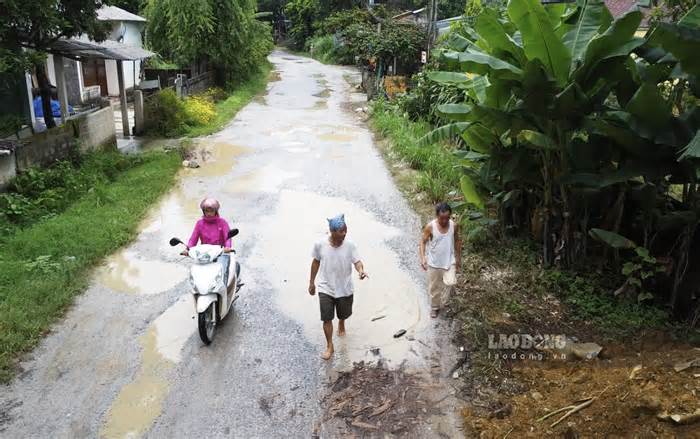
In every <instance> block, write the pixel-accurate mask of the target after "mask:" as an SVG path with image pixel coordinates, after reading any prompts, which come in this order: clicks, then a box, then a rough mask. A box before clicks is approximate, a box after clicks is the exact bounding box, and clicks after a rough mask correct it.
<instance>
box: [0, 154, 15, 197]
mask: <svg viewBox="0 0 700 439" xmlns="http://www.w3.org/2000/svg"><path fill="white" fill-rule="evenodd" d="M15 175H17V166H16V165H15V154H14V153H12V154H10V155H0V191H2V190H5V188H6V187H7V183H9V182H10V180H11V179H12V178H13V177H14V176H15Z"/></svg>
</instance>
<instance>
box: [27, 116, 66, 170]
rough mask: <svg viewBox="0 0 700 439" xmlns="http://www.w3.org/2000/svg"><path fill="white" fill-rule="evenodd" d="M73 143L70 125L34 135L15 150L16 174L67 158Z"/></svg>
mask: <svg viewBox="0 0 700 439" xmlns="http://www.w3.org/2000/svg"><path fill="white" fill-rule="evenodd" d="M74 142H75V130H74V127H73V124H71V123H67V124H65V125H61V126H59V127H56V128H52V129H50V130H46V131H44V132H43V133H36V134H34V135H33V136H32V137H31V138H30V139H28V141H27V142H24V143H23V144H22V145H21V146H19V147H17V149H16V150H15V160H16V166H17V172H23V171H26V170H27V169H29V168H31V167H32V166H47V165H49V164H51V163H53V162H54V161H55V160H57V159H61V158H64V157H66V156H68V153H69V151H70V148H71V146H72V145H73V144H74Z"/></svg>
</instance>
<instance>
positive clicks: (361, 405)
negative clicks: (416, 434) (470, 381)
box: [321, 361, 436, 437]
mask: <svg viewBox="0 0 700 439" xmlns="http://www.w3.org/2000/svg"><path fill="white" fill-rule="evenodd" d="M421 381H422V380H421V379H420V378H419V377H418V376H416V375H415V374H412V373H409V372H407V371H406V370H405V369H404V368H399V369H394V370H392V369H388V368H387V367H386V366H385V365H384V364H383V363H382V362H381V361H380V362H379V363H378V364H376V365H373V364H367V363H365V362H360V363H355V365H354V367H353V369H352V370H351V371H349V372H341V373H340V374H339V376H338V377H337V379H335V380H334V382H333V383H332V384H331V386H330V390H329V392H328V394H327V395H326V397H325V398H324V399H323V401H322V404H321V406H322V407H324V409H325V413H324V417H323V426H324V427H323V428H324V430H325V431H324V434H323V436H331V437H385V436H386V435H397V436H405V435H406V434H408V433H409V432H411V431H415V430H416V429H417V428H419V427H420V426H421V424H423V423H424V422H425V420H426V419H427V418H429V417H430V416H432V415H434V414H436V413H435V409H434V408H433V406H434V404H433V403H432V401H431V400H430V396H429V394H428V393H429V388H430V387H431V386H426V385H423V384H421Z"/></svg>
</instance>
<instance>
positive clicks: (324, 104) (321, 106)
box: [311, 99, 328, 110]
mask: <svg viewBox="0 0 700 439" xmlns="http://www.w3.org/2000/svg"><path fill="white" fill-rule="evenodd" d="M311 109H312V110H326V109H328V101H326V100H325V99H321V100H319V101H317V102H316V103H315V104H314V106H313V107H311Z"/></svg>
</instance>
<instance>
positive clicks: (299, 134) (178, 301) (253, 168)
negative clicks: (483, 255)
mask: <svg viewBox="0 0 700 439" xmlns="http://www.w3.org/2000/svg"><path fill="white" fill-rule="evenodd" d="M271 60H272V62H273V63H274V64H275V68H276V73H277V75H276V78H275V81H274V82H272V83H271V84H270V86H269V87H268V91H267V94H266V95H265V96H261V97H260V98H258V99H256V100H255V101H254V102H253V103H251V104H250V105H248V106H247V107H246V108H244V109H243V110H242V111H241V112H240V113H239V114H238V116H237V117H236V119H235V120H234V121H233V122H232V123H231V124H230V125H229V126H228V127H227V128H226V129H224V130H223V131H221V132H220V133H218V134H216V135H214V136H211V137H208V138H204V139H200V140H199V141H198V145H199V147H200V149H201V150H202V151H204V155H205V157H204V158H205V160H204V161H203V162H202V167H200V168H199V169H186V170H183V173H182V176H181V178H180V183H179V185H178V187H176V188H174V189H173V191H172V192H171V193H170V194H169V195H168V196H167V197H166V198H165V199H164V200H163V202H162V203H161V204H160V205H158V206H154V210H153V212H152V214H151V215H150V217H149V218H148V219H147V220H146V221H144V223H143V225H142V231H141V233H140V235H139V237H138V239H137V240H136V241H135V242H134V243H132V244H131V245H130V246H128V248H126V249H125V250H124V251H122V252H120V253H118V254H116V255H113V256H112V257H111V258H109V260H108V261H107V263H106V265H105V266H104V267H102V268H100V269H99V270H97V271H96V273H95V274H94V278H93V281H92V283H91V286H90V288H89V289H88V291H86V292H85V294H84V295H83V296H81V297H80V298H79V299H78V300H77V301H76V304H75V306H74V307H73V308H72V310H71V311H70V312H69V313H68V314H67V316H66V318H65V319H64V321H63V322H62V323H60V324H58V325H56V326H55V327H54V328H53V330H52V332H51V333H50V334H49V335H48V336H47V337H46V338H45V340H44V341H43V342H42V343H41V345H40V347H39V348H37V349H36V350H35V352H34V353H33V354H32V355H31V356H29V357H28V358H27V359H26V361H25V362H24V363H23V364H22V368H23V372H22V373H21V374H20V375H19V376H18V378H17V379H16V380H15V381H14V382H13V383H12V384H11V385H9V386H7V387H5V388H2V389H0V390H2V392H0V436H1V437H8V438H14V437H37V438H44V437H52V438H74V437H110V438H112V437H115V438H116V437H154V438H160V437H168V438H175V437H246V438H251V437H260V438H263V437H264V438H272V437H310V436H311V435H312V434H313V433H314V432H317V433H318V432H321V433H322V434H324V433H325V434H324V435H327V436H340V435H343V434H345V433H347V431H345V432H343V428H344V427H347V428H355V427H349V426H348V424H349V422H350V421H349V420H348V422H345V421H344V420H343V419H342V418H338V417H336V418H334V419H331V421H333V422H331V421H328V419H330V418H331V415H332V414H329V412H328V410H329V408H328V407H327V406H326V404H327V403H328V401H330V400H331V399H329V397H332V394H333V392H334V390H333V389H334V388H335V389H336V390H339V389H341V387H342V388H343V389H346V388H347V385H343V386H338V385H336V386H333V384H334V383H336V384H337V382H338V379H339V377H343V380H345V381H343V382H344V383H346V381H347V378H348V377H350V376H352V371H353V364H354V363H355V362H359V361H365V362H371V364H376V362H377V361H378V360H380V359H381V361H382V362H383V364H385V365H386V367H387V368H388V369H389V370H390V371H391V370H396V369H397V368H401V371H402V372H401V374H402V376H403V374H404V373H407V374H412V378H411V380H412V381H411V383H412V385H414V386H417V387H416V388H430V389H431V390H430V391H429V392H428V393H429V394H428V395H427V396H426V398H427V399H428V400H429V399H430V397H431V395H432V396H435V397H436V398H435V399H436V401H437V399H438V398H437V397H440V398H441V399H440V403H439V404H438V403H437V402H436V403H435V404H433V405H432V406H431V407H430V408H431V410H430V411H429V410H427V409H426V408H424V407H423V408H421V406H420V404H426V401H418V402H416V401H411V398H412V397H411V396H410V395H411V393H408V395H409V396H407V392H406V391H404V392H403V400H402V401H387V402H385V404H384V410H385V411H386V413H388V412H390V411H392V410H393V411H395V412H396V411H397V410H398V412H401V413H404V414H406V416H409V415H410V416H412V418H411V421H412V422H410V423H408V427H406V428H404V429H402V430H397V431H398V433H396V434H397V435H399V434H400V435H404V436H422V437H425V436H435V437H437V436H445V435H446V436H450V437H454V436H455V435H457V434H458V433H456V431H457V430H455V428H454V425H455V424H454V419H455V417H454V416H453V411H454V407H455V405H454V404H452V403H450V398H448V397H446V396H445V395H447V396H449V391H450V388H449V386H448V384H447V383H446V380H445V379H443V378H441V377H442V376H443V375H444V371H443V369H441V364H442V363H441V359H440V358H441V357H440V355H439V354H440V352H439V351H438V350H437V349H436V346H437V345H438V344H439V343H444V342H443V341H441V339H439V338H440V337H438V335H436V334H437V333H438V332H439V330H436V328H435V327H434V323H433V322H431V321H430V318H429V317H428V303H427V298H426V295H425V293H424V290H425V285H424V277H423V275H422V273H421V272H420V270H419V267H418V264H417V258H416V237H417V236H418V231H419V228H420V225H419V221H418V218H417V216H416V215H415V213H414V212H413V211H412V210H411V209H410V208H409V206H408V204H407V203H406V201H405V200H404V199H403V198H402V196H401V194H400V193H399V191H398V190H397V189H396V187H395V186H394V184H393V182H392V180H391V176H390V174H389V172H388V171H387V169H386V167H385V164H384V162H383V160H382V158H381V156H380V155H379V153H378V152H377V150H376V149H375V147H374V145H373V139H372V136H371V134H370V132H369V131H368V129H367V127H366V125H365V124H364V123H363V122H361V121H360V120H359V119H358V117H357V115H356V114H355V113H354V112H352V111H349V110H348V109H347V108H348V107H349V106H350V105H349V103H350V102H356V103H357V102H361V101H363V100H364V95H361V94H358V93H355V90H354V89H353V88H352V87H351V86H350V85H349V83H348V80H347V79H348V77H349V76H352V75H357V73H356V72H354V71H353V70H351V69H344V68H339V67H333V66H324V65H322V64H320V63H317V62H315V61H312V60H309V59H306V58H300V57H296V56H292V55H289V54H286V53H282V52H275V53H274V54H273V55H272V56H271ZM138 190H139V188H134V191H138ZM206 195H212V196H216V197H217V198H219V199H220V200H221V202H222V205H223V208H222V214H223V216H225V217H226V218H227V219H228V220H229V222H230V223H232V224H233V225H234V226H235V227H238V228H239V229H240V231H241V233H240V235H239V237H238V238H236V240H235V244H234V247H235V248H236V249H237V251H238V257H239V261H240V263H241V265H242V267H243V268H242V277H243V281H244V282H245V284H246V285H245V287H244V288H243V289H242V291H241V293H242V295H241V298H240V300H239V301H238V302H237V303H236V305H235V309H234V312H233V314H232V315H231V316H229V317H227V319H226V320H224V322H223V323H222V325H221V326H219V328H218V333H217V337H216V339H215V340H214V343H213V344H212V345H211V346H208V347H205V346H203V345H202V343H201V342H200V340H199V338H198V336H197V334H196V321H195V320H194V313H193V307H192V304H191V297H190V296H189V293H188V291H189V290H188V282H187V276H188V262H187V261H185V260H183V258H181V257H179V256H178V255H177V252H176V251H174V250H173V249H172V248H170V247H169V246H168V244H167V241H168V239H169V238H170V237H172V236H179V237H182V238H186V237H187V236H188V234H189V233H190V231H191V228H192V226H193V224H194V222H195V221H196V219H197V218H198V216H199V212H198V208H197V206H198V203H199V200H201V199H202V198H203V197H204V196H206ZM337 213H345V215H346V219H347V221H348V227H349V234H348V236H349V239H352V240H353V241H354V242H355V243H356V244H357V245H358V248H359V251H360V253H361V256H362V258H363V260H364V262H365V267H366V269H367V271H368V273H369V274H370V278H369V280H367V281H363V282H362V283H360V282H357V281H356V296H355V297H356V299H355V314H354V315H353V317H352V318H351V319H350V320H349V321H348V335H347V337H345V338H344V339H342V340H337V342H336V350H337V351H338V352H337V354H336V356H335V358H334V359H333V361H330V362H324V361H322V360H321V359H320V357H319V355H320V353H321V348H322V346H323V335H322V331H321V323H320V321H319V312H318V302H317V299H316V298H315V297H310V296H309V295H308V293H307V292H306V287H307V284H308V271H309V264H310V251H311V248H312V245H313V243H314V241H316V240H318V239H323V237H324V234H325V230H326V227H327V225H326V218H328V217H331V216H333V215H335V214H337ZM115 220H118V218H117V219H115ZM379 316H385V317H384V318H381V319H379V320H375V321H372V318H374V317H379ZM399 329H406V330H407V334H406V335H405V336H404V337H402V338H400V339H394V338H393V337H392V334H394V333H395V332H396V331H397V330H399ZM438 329H439V328H438ZM428 347H430V348H428ZM372 348H379V351H378V352H379V354H378V355H376V354H375V353H376V352H377V351H376V349H375V351H374V352H375V353H373V352H371V349H372ZM445 348H446V349H449V346H447V345H445ZM443 362H444V361H443ZM345 372H350V375H348V374H347V373H346V374H345V375H343V373H345ZM367 376H369V375H367ZM357 382H358V383H364V384H362V385H364V386H366V389H364V391H365V392H367V394H371V392H372V390H373V389H372V387H373V386H372V382H371V380H370V381H362V380H360V381H357ZM346 384H347V383H346ZM396 384H398V385H400V384H401V383H400V382H399V383H396ZM414 399H415V397H414ZM324 401H325V402H324ZM416 404H418V405H416ZM409 406H410V407H409ZM398 412H397V413H398ZM374 413H377V412H376V411H375V412H374ZM374 416H377V417H380V415H379V414H377V415H374ZM381 416H385V413H384V412H382V413H381ZM339 419H340V421H339ZM387 419H388V418H387ZM326 421H328V422H326ZM358 425H359V427H357V428H360V429H362V428H368V427H367V423H364V424H362V423H361V424H358ZM371 427H375V428H377V429H376V430H374V431H375V432H377V431H379V432H381V431H384V428H383V427H382V426H381V425H373V426H371ZM386 431H389V430H386ZM370 433H371V432H370Z"/></svg>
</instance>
